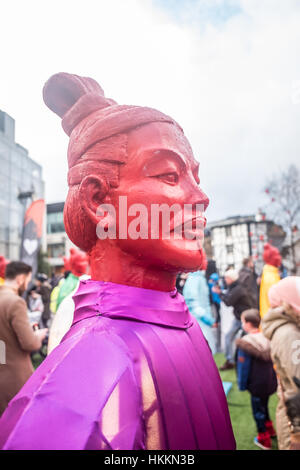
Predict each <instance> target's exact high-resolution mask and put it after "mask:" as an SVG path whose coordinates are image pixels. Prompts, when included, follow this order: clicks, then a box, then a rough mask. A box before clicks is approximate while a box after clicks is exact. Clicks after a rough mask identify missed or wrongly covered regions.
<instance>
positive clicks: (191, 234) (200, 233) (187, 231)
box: [170, 216, 206, 240]
mask: <svg viewBox="0 0 300 470" xmlns="http://www.w3.org/2000/svg"><path fill="white" fill-rule="evenodd" d="M205 226H206V218H205V217H203V216H199V217H193V218H192V219H187V220H185V221H184V222H183V223H181V224H179V225H176V226H175V227H172V224H171V227H170V233H174V232H175V231H176V233H178V234H182V237H183V238H186V236H187V237H188V239H189V240H193V239H200V240H203V239H204V228H205Z"/></svg>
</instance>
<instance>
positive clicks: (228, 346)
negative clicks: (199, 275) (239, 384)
mask: <svg viewBox="0 0 300 470" xmlns="http://www.w3.org/2000/svg"><path fill="white" fill-rule="evenodd" d="M238 277H239V276H238V273H237V272H236V271H235V270H234V269H229V270H228V271H226V272H225V276H224V278H225V282H226V285H227V287H228V290H227V292H226V293H223V292H222V291H221V289H220V288H218V287H213V290H214V292H217V293H218V294H219V295H220V297H221V300H222V301H223V302H224V303H225V305H227V306H229V307H233V314H234V318H233V320H232V324H231V327H230V329H229V331H228V332H227V334H226V335H225V356H226V361H225V363H224V364H223V365H222V366H221V367H220V370H227V369H233V368H234V350H233V349H234V339H235V336H236V335H237V333H238V331H239V330H240V329H241V314H242V313H243V311H244V310H247V309H249V308H251V307H252V300H251V297H250V296H249V294H248V292H247V290H246V289H245V287H243V286H242V284H240V282H239V281H238Z"/></svg>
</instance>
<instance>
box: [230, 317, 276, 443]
mask: <svg viewBox="0 0 300 470" xmlns="http://www.w3.org/2000/svg"><path fill="white" fill-rule="evenodd" d="M241 322H242V328H243V330H244V331H245V333H246V335H245V336H243V337H242V338H239V339H237V340H236V346H237V378H238V385H239V389H240V390H241V391H244V390H248V391H249V392H250V395H251V407H252V413H253V418H254V420H255V422H256V426H257V431H258V435H257V437H255V438H254V444H255V445H257V446H258V447H260V448H262V449H264V450H269V449H271V448H272V444H271V437H275V436H276V432H275V429H274V427H273V423H272V421H271V419H270V416H269V410H268V401H269V397H270V395H272V394H273V393H275V392H276V389H277V379H276V374H275V371H274V368H273V363H272V360H271V352H270V342H269V340H268V339H267V338H266V337H265V336H264V335H263V334H262V333H261V332H260V331H259V325H260V315H259V311H258V310H256V309H254V308H252V309H249V310H245V311H244V312H243V313H242V315H241Z"/></svg>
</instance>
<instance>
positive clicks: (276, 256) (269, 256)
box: [263, 243, 281, 268]
mask: <svg viewBox="0 0 300 470" xmlns="http://www.w3.org/2000/svg"><path fill="white" fill-rule="evenodd" d="M263 258H264V262H265V263H266V264H271V265H272V266H275V267H276V268H279V266H280V265H281V256H280V253H279V250H278V249H277V248H275V246H272V245H271V244H270V243H266V244H265V246H264V254H263Z"/></svg>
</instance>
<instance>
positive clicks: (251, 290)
mask: <svg viewBox="0 0 300 470" xmlns="http://www.w3.org/2000/svg"><path fill="white" fill-rule="evenodd" d="M264 261H265V265H264V268H263V272H262V273H261V275H260V276H259V275H258V274H257V273H256V272H255V267H254V262H253V259H252V258H251V257H248V258H245V259H244V261H243V266H242V268H241V269H240V271H239V272H238V271H236V270H235V269H233V267H232V266H228V268H227V269H226V271H225V273H224V276H222V277H220V276H219V274H218V273H217V272H216V270H215V269H214V268H215V264H214V263H213V262H209V263H208V265H206V266H205V269H204V270H203V271H199V272H195V273H191V274H188V275H187V274H186V273H182V274H180V275H179V276H178V278H177V288H178V289H179V290H180V292H182V294H183V296H184V297H185V300H186V303H187V305H188V307H189V310H190V312H191V313H192V315H193V316H194V317H195V318H196V319H197V321H198V322H199V324H200V326H201V329H202V332H203V334H204V336H205V338H206V340H207V342H208V344H209V346H210V349H211V351H212V353H213V354H215V353H216V352H223V353H224V355H225V358H226V360H225V363H224V364H223V365H222V366H221V367H220V370H221V371H226V370H229V369H235V370H236V373H237V383H238V386H239V389H240V390H241V391H244V390H248V391H249V393H250V396H251V407H252V413H253V418H254V420H255V423H256V427H257V433H258V434H257V436H256V437H255V438H254V443H255V444H256V445H257V446H259V447H260V448H262V449H265V450H267V449H271V448H272V442H271V439H272V438H274V437H277V439H278V447H279V449H281V450H287V449H300V277H297V276H287V274H286V270H285V269H283V267H282V264H281V257H280V254H279V251H278V250H277V249H276V248H275V247H273V246H271V245H269V244H266V246H265V250H264ZM211 263H212V264H211ZM212 266H213V268H212ZM212 271H214V272H212ZM230 310H231V311H230ZM222 312H223V315H225V314H226V317H227V319H228V315H230V318H231V320H230V322H229V325H230V326H229V327H228V326H227V328H226V331H225V332H223V331H222V329H223V326H222V325H223V322H222ZM227 324H228V321H227ZM222 337H223V341H222ZM222 343H223V344H222ZM276 391H277V393H278V399H279V401H278V406H277V411H276V431H275V427H274V425H273V422H272V421H271V419H270V416H269V410H268V400H269V397H270V395H272V394H273V393H275V392H276Z"/></svg>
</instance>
